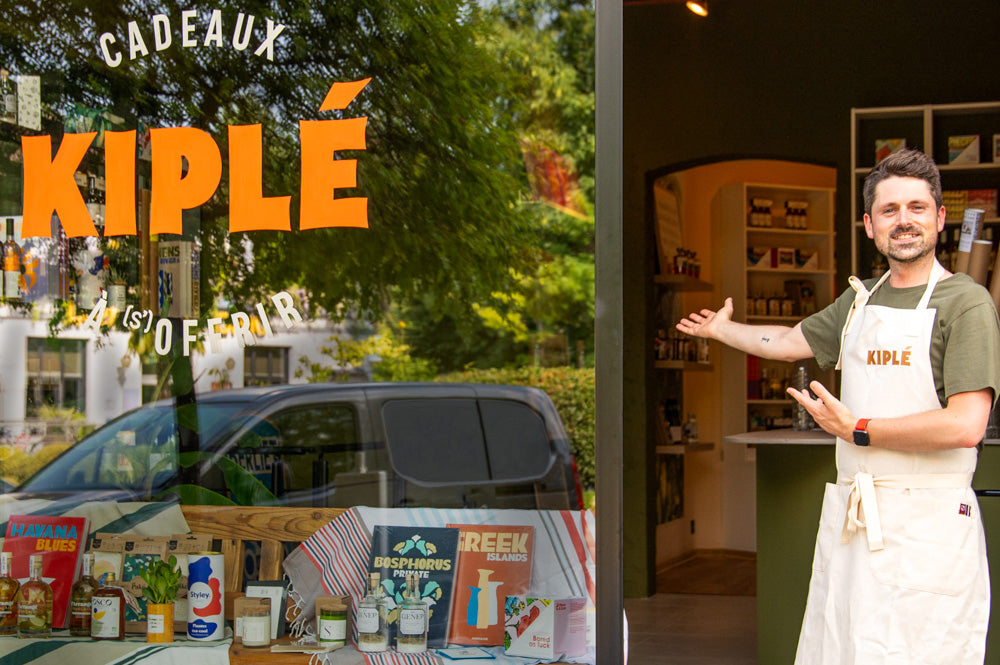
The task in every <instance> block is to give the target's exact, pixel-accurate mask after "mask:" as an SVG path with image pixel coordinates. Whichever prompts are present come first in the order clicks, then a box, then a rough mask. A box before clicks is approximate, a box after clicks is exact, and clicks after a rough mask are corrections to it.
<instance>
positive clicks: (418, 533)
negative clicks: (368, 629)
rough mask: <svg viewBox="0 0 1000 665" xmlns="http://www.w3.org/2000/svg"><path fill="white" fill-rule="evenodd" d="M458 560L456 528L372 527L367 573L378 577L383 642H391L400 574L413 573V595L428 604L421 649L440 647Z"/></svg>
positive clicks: (401, 588)
mask: <svg viewBox="0 0 1000 665" xmlns="http://www.w3.org/2000/svg"><path fill="white" fill-rule="evenodd" d="M457 558H458V529H449V528H443V527H431V528H423V527H416V526H384V525H376V526H375V527H374V529H373V530H372V549H371V555H370V556H369V559H368V570H369V571H370V572H373V573H380V574H381V582H380V584H381V586H382V592H383V595H384V596H385V598H386V600H387V601H388V602H387V608H388V617H387V619H386V624H387V625H388V629H389V643H390V644H395V643H396V627H397V624H398V622H399V611H400V605H402V603H403V594H404V593H405V592H406V574H407V573H412V572H416V573H418V574H419V576H420V577H419V578H418V579H419V584H420V589H419V595H420V598H421V599H422V600H423V601H424V602H425V603H426V604H427V605H428V610H429V619H428V627H427V646H428V647H432V648H433V647H442V646H445V643H446V642H447V639H448V618H449V613H450V610H451V595H452V589H453V587H454V579H455V564H456V560H457Z"/></svg>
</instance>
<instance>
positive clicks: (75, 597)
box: [69, 552, 99, 637]
mask: <svg viewBox="0 0 1000 665" xmlns="http://www.w3.org/2000/svg"><path fill="white" fill-rule="evenodd" d="M93 570H94V554H93V553H92V552H87V553H86V554H84V555H83V572H82V574H81V575H80V579H78V580H77V581H76V582H74V583H73V589H72V590H71V591H70V594H69V634H70V635H74V636H76V637H90V615H91V604H90V601H91V598H92V597H93V595H94V592H95V591H97V589H98V588H99V585H98V584H97V580H95V579H94V577H93Z"/></svg>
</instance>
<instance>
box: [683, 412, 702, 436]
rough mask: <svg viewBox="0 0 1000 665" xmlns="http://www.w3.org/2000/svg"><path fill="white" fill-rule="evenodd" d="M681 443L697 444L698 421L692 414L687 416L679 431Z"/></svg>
mask: <svg viewBox="0 0 1000 665" xmlns="http://www.w3.org/2000/svg"><path fill="white" fill-rule="evenodd" d="M681 443H698V419H697V418H696V417H695V415H694V414H693V413H689V414H688V415H687V420H685V421H684V426H683V428H682V430H681Z"/></svg>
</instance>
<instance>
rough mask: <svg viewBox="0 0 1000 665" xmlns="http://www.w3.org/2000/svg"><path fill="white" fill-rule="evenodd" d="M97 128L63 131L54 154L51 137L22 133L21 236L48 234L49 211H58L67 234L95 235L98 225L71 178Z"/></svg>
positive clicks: (49, 235) (72, 236)
mask: <svg viewBox="0 0 1000 665" xmlns="http://www.w3.org/2000/svg"><path fill="white" fill-rule="evenodd" d="M95 136H97V132H86V133H84V134H74V133H69V134H64V135H63V139H62V143H60V144H59V150H58V151H57V152H56V156H55V158H53V157H52V137H50V136H22V137H21V152H22V155H23V159H24V219H23V221H22V229H21V236H22V237H24V238H31V237H36V238H51V237H52V227H51V222H52V213H55V214H57V215H59V221H60V222H61V223H62V226H63V229H64V230H65V231H66V235H67V236H69V237H70V238H78V237H80V236H96V235H97V228H96V227H95V226H94V222H93V220H91V219H90V213H88V212H87V205H86V204H85V203H84V202H83V195H82V194H81V193H80V188H79V187H78V186H77V184H76V180H74V179H73V174H74V173H75V172H76V168H77V167H78V166H79V165H80V162H81V161H82V160H83V156H84V155H85V154H86V153H87V149H88V148H89V147H90V144H91V142H92V141H93V140H94V137H95Z"/></svg>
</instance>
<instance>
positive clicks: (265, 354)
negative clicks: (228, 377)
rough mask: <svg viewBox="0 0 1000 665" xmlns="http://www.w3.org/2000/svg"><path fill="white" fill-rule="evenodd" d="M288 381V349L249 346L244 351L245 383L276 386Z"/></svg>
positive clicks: (247, 384)
mask: <svg viewBox="0 0 1000 665" xmlns="http://www.w3.org/2000/svg"><path fill="white" fill-rule="evenodd" d="M285 383H288V349H287V348H285V347H278V346H248V347H246V349H244V351H243V385H245V386H274V385H280V384H285Z"/></svg>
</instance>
